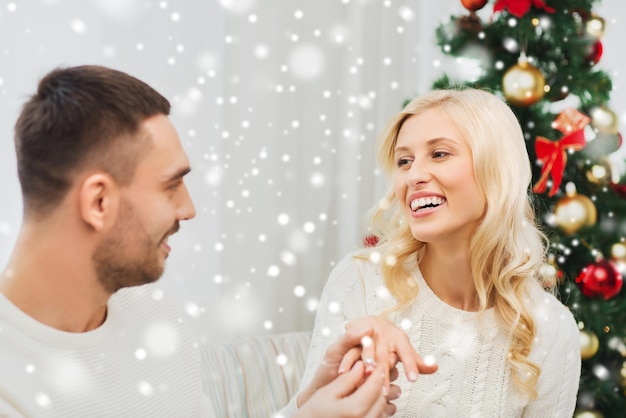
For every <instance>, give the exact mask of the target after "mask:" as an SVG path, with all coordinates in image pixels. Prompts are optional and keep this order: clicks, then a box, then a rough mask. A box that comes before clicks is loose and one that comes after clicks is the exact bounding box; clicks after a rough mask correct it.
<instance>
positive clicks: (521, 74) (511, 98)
mask: <svg viewBox="0 0 626 418" xmlns="http://www.w3.org/2000/svg"><path fill="white" fill-rule="evenodd" d="M545 87H546V80H545V78H544V77H543V74H541V71H539V69H537V67H535V66H533V65H531V64H529V63H528V60H527V59H526V55H524V54H523V53H522V55H520V58H519V60H518V61H517V64H515V65H514V66H512V67H511V68H509V69H508V70H506V72H505V73H504V76H503V77H502V92H503V93H504V97H505V98H506V100H507V101H508V102H509V103H511V104H513V105H515V106H522V107H526V106H530V105H532V104H535V103H537V102H538V101H539V100H541V99H542V98H543V95H544V93H545V90H544V88H545Z"/></svg>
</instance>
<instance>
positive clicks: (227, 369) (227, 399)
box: [201, 331, 311, 418]
mask: <svg viewBox="0 0 626 418" xmlns="http://www.w3.org/2000/svg"><path fill="white" fill-rule="evenodd" d="M310 342H311V333H310V332H308V331H301V332H292V333H284V334H277V335H272V336H264V337H251V338H241V339H237V340H234V341H231V342H228V343H222V344H206V345H203V346H202V347H201V353H202V374H203V381H204V386H205V391H206V392H207V394H208V395H209V397H210V398H211V401H212V403H213V406H214V408H215V410H216V413H217V414H218V415H217V416H219V417H265V418H266V417H271V416H273V415H274V414H275V413H276V412H277V411H279V410H280V409H281V408H283V407H284V406H285V405H286V404H287V403H288V402H289V399H291V397H292V396H294V395H295V394H296V392H297V390H298V385H299V383H300V379H301V378H302V375H303V374H304V368H305V363H306V356H307V352H308V350H309V344H310Z"/></svg>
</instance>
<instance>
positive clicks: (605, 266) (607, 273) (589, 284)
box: [576, 260, 622, 300]
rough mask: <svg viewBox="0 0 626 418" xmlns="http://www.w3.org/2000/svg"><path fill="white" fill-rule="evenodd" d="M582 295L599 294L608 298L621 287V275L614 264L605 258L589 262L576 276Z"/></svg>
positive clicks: (594, 295)
mask: <svg viewBox="0 0 626 418" xmlns="http://www.w3.org/2000/svg"><path fill="white" fill-rule="evenodd" d="M576 283H578V284H579V285H580V290H581V291H582V292H583V295H585V296H588V297H596V296H601V297H602V298H604V300H609V299H611V298H612V297H613V296H615V295H617V294H618V293H619V291H620V290H621V289H622V275H621V274H620V272H619V270H617V268H616V267H615V265H614V264H613V263H612V262H610V261H606V260H601V261H598V262H597V263H594V264H590V265H588V266H587V267H585V268H584V269H583V271H581V272H580V274H579V275H578V277H577V278H576Z"/></svg>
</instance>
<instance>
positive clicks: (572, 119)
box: [533, 109, 591, 197]
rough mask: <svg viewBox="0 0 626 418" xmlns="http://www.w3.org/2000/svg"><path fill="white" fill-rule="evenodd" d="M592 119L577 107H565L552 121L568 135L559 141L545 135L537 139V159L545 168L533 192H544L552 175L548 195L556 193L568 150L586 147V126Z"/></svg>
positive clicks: (553, 124)
mask: <svg viewBox="0 0 626 418" xmlns="http://www.w3.org/2000/svg"><path fill="white" fill-rule="evenodd" d="M590 121H591V119H589V118H588V117H587V116H585V115H584V114H582V113H580V112H578V111H577V110H575V109H565V110H563V111H562V112H561V113H560V114H559V116H558V117H557V118H556V120H555V121H554V122H553V123H552V127H553V128H555V129H558V130H559V131H561V132H563V133H564V134H566V135H565V136H564V137H563V138H561V139H560V140H558V141H551V140H549V139H548V138H544V137H543V136H538V137H537V139H535V153H536V154H537V159H538V160H539V161H541V162H542V163H543V168H542V169H541V178H539V181H537V183H535V185H534V186H533V192H535V193H543V192H544V191H545V190H546V187H547V185H548V177H549V176H552V188H551V189H550V192H549V193H548V196H550V197H552V196H554V195H555V194H556V192H557V190H558V189H559V186H560V185H561V181H562V180H563V172H564V171H565V164H567V152H568V150H573V151H580V150H581V149H583V148H584V147H585V126H587V125H588V124H589V122H590Z"/></svg>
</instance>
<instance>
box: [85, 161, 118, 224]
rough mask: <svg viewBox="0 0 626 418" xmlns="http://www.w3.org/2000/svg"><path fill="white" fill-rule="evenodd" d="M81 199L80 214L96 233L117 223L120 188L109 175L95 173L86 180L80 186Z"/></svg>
mask: <svg viewBox="0 0 626 418" xmlns="http://www.w3.org/2000/svg"><path fill="white" fill-rule="evenodd" d="M79 199H80V214H81V216H82V218H83V220H84V221H85V223H87V224H88V225H90V226H91V227H92V228H93V229H94V230H95V231H102V230H103V229H106V228H107V227H108V226H109V225H111V224H112V223H113V222H114V221H115V217H116V215H117V209H118V206H119V200H120V197H119V186H118V185H117V183H116V182H115V180H113V178H112V177H111V176H109V175H108V174H105V173H102V172H100V173H94V174H91V175H89V176H88V177H87V178H85V180H83V182H82V184H81V186H80V190H79Z"/></svg>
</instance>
